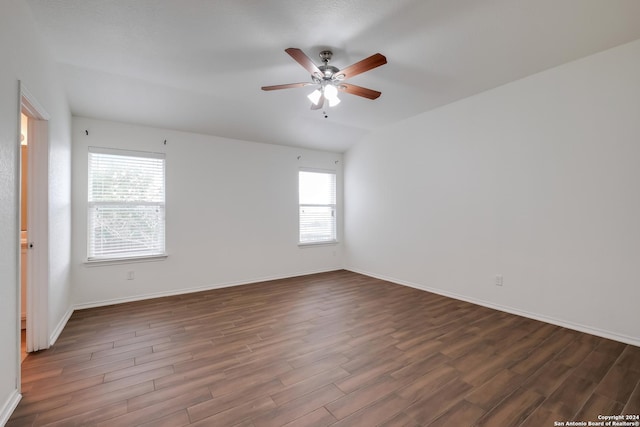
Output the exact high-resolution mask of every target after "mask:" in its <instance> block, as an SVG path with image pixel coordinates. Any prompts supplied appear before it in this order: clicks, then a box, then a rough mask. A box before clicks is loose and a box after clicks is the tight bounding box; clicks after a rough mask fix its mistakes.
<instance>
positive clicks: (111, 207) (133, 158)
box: [87, 147, 165, 261]
mask: <svg viewBox="0 0 640 427" xmlns="http://www.w3.org/2000/svg"><path fill="white" fill-rule="evenodd" d="M164 181H165V158H164V154H157V153H142V152H135V151H124V150H111V149H103V148H96V147H89V191H88V193H89V195H88V196H89V197H88V245H87V258H88V260H89V261H92V260H93V261H96V260H109V259H125V258H135V257H152V256H162V255H164V254H165V240H164V234H165V233H164V229H165V224H164V223H165V182H164Z"/></svg>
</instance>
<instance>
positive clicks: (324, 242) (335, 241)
mask: <svg viewBox="0 0 640 427" xmlns="http://www.w3.org/2000/svg"><path fill="white" fill-rule="evenodd" d="M301 172H310V173H321V174H330V175H333V177H334V189H333V195H334V197H335V199H334V203H329V204H311V203H304V204H303V203H301V202H300V190H301V188H300V173H301ZM338 187H339V186H338V171H337V170H333V169H318V168H308V167H300V168H298V246H299V247H306V246H322V245H336V244H338V243H339V228H338V224H339V221H338V215H339V212H338ZM303 206H311V207H330V208H331V209H332V214H333V229H334V236H333V238H332V239H330V240H329V239H327V240H319V241H301V239H300V238H301V234H302V226H301V216H300V211H301V208H302V207H303Z"/></svg>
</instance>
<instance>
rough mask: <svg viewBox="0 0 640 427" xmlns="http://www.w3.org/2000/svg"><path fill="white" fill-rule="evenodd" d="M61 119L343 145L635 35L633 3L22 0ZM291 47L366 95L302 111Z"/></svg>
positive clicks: (303, 77)
mask: <svg viewBox="0 0 640 427" xmlns="http://www.w3.org/2000/svg"><path fill="white" fill-rule="evenodd" d="M27 1H28V3H29V5H30V6H31V9H32V10H33V14H34V17H35V18H36V21H37V22H38V24H39V26H40V27H41V30H42V33H43V35H44V37H45V38H46V39H47V40H48V43H49V45H50V48H51V50H52V53H53V55H54V57H55V59H56V60H57V61H58V62H59V63H60V68H61V72H62V76H63V79H64V83H65V86H66V90H67V93H68V96H69V102H70V104H71V109H72V113H73V114H74V115H80V116H87V117H95V118H101V119H107V120H116V121H122V122H129V123H138V124H143V125H149V126H157V127H164V128H172V129H178V130H185V131H192V132H199V133H204V134H211V135H219V136H224V137H229V138H237V139H244V140H250V141H258V142H266V143H272V144H284V145H291V146H301V147H308V148H315V149H321V150H329V151H339V152H342V151H346V150H347V149H348V148H349V147H351V146H352V145H353V144H354V143H356V142H357V141H358V140H360V139H361V138H362V137H363V136H364V135H365V134H367V133H368V132H370V131H372V130H374V129H376V128H378V127H381V126H385V125H387V124H390V123H393V122H397V121H400V120H403V119H405V118H407V117H410V116H413V115H416V114H419V113H421V112H424V111H427V110H430V109H433V108H435V107H438V106H441V105H444V104H447V103H450V102H453V101H456V100H458V99H461V98H465V97H468V96H470V95H473V94H476V93H479V92H482V91H485V90H487V89H490V88H493V87H496V86H500V85H502V84H505V83H508V82H510V81H514V80H517V79H520V78H522V77H525V76H528V75H531V74H533V73H536V72H539V71H542V70H545V69H548V68H551V67H554V66H557V65H560V64H563V63H566V62H568V61H572V60H574V59H578V58H581V57H583V56H587V55H590V54H592V53H595V52H599V51H601V50H605V49H608V48H611V47H613V46H617V45H620V44H623V43H626V42H629V41H632V40H635V39H638V38H640V25H639V24H638V22H639V21H638V18H639V17H640V1H638V0H394V1H389V0H342V1H339V0H323V1H318V0H316V1H307V0H269V1H266V0H180V1H177V0H136V1H131V0H109V1H105V0H27ZM288 47H297V48H300V49H302V50H303V51H304V52H306V53H307V55H309V56H310V57H311V58H312V59H313V60H317V63H320V60H319V58H318V56H317V55H318V53H319V51H320V50H323V49H325V48H330V49H331V50H333V52H334V57H333V60H332V62H331V64H332V65H335V66H336V67H338V68H344V67H346V66H347V65H350V64H352V63H354V62H357V61H359V60H361V59H363V58H365V57H368V56H369V55H372V54H374V53H376V52H380V53H382V54H383V55H385V56H386V57H387V61H388V63H387V64H386V65H384V66H382V67H379V68H376V69H374V70H371V71H369V72H367V73H365V74H361V75H358V76H356V77H354V78H353V79H352V80H349V82H350V83H354V84H356V85H359V86H365V87H368V88H371V89H375V90H379V91H381V92H382V96H381V97H380V98H378V99H377V100H375V101H371V100H368V99H364V98H360V97H357V96H353V95H347V94H342V95H341V99H342V103H341V104H340V105H338V106H337V107H334V108H330V109H326V111H327V113H328V115H329V117H328V118H326V119H325V118H324V117H323V115H322V113H321V111H312V110H310V109H309V106H310V103H309V101H308V100H307V98H306V95H307V93H308V92H310V91H311V90H310V89H309V88H298V89H288V90H281V91H273V92H264V91H262V90H260V87H261V86H264V85H275V84H283V83H293V82H304V81H310V76H309V74H308V72H307V71H305V70H304V69H303V68H302V67H301V66H300V65H299V64H297V63H296V62H295V61H294V60H293V59H292V58H290V57H289V55H287V54H286V53H285V52H284V49H285V48H288Z"/></svg>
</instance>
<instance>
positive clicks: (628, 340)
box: [345, 267, 640, 347]
mask: <svg viewBox="0 0 640 427" xmlns="http://www.w3.org/2000/svg"><path fill="white" fill-rule="evenodd" d="M345 270H348V271H352V272H354V273H358V274H363V275H365V276H369V277H374V278H376V279H380V280H385V281H387V282H391V283H395V284H397V285H402V286H408V287H410V288H415V289H418V290H421V291H425V292H431V293H434V294H438V295H442V296H445V297H449V298H453V299H457V300H460V301H466V302H469V303H471V304H476V305H481V306H483V307H487V308H492V309H494V310H499V311H504V312H505V313H510V314H515V315H516V316H522V317H526V318H529V319H533V320H539V321H541V322H545V323H550V324H552V325H556V326H561V327H563V328H567V329H572V330H574V331H578V332H584V333H586V334H590V335H596V336H598V337H602V338H607V339H611V340H614V341H619V342H623V343H625V344H631V345H635V346H637V347H640V340H639V339H638V338H634V337H629V336H627V335H622V334H618V333H615V332H611V331H605V330H602V329H598V328H594V327H592V326H586V325H581V324H578V323H573V322H570V321H567V320H564V319H557V318H554V317H548V316H544V315H541V314H537V313H531V312H528V311H524V310H519V309H517V308H513V307H507V306H503V305H500V304H495V303H492V302H489V301H484V300H480V299H476V298H470V297H468V296H465V295H459V294H456V293H454V292H448V291H444V290H442V289H436V288H431V287H429V286H425V285H422V284H418V283H412V282H408V281H406V280H400V279H396V278H393V277H388V276H384V275H380V274H375V273H370V272H367V271H362V270H358V269H355V268H350V267H345Z"/></svg>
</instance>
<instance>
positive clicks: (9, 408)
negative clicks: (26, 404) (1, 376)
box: [0, 390, 22, 426]
mask: <svg viewBox="0 0 640 427" xmlns="http://www.w3.org/2000/svg"><path fill="white" fill-rule="evenodd" d="M20 399H22V395H21V394H20V393H19V392H18V390H14V391H13V392H12V393H11V394H10V395H9V398H8V399H7V401H6V402H5V403H4V405H2V409H0V426H4V425H5V424H7V422H9V418H11V414H13V411H15V409H16V407H17V406H18V403H19V402H20Z"/></svg>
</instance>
